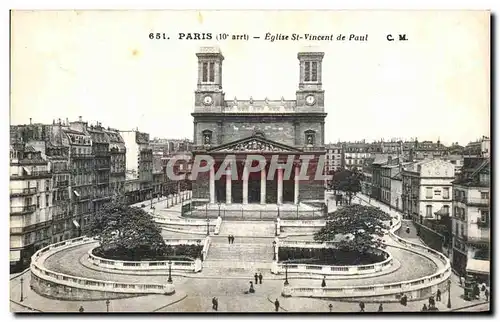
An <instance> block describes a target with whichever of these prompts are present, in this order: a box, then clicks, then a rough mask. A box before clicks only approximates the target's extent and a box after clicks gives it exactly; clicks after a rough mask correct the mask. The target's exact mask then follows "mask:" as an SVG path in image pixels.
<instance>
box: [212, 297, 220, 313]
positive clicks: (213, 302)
mask: <svg viewBox="0 0 500 322" xmlns="http://www.w3.org/2000/svg"><path fill="white" fill-rule="evenodd" d="M218 308H219V301H218V300H217V298H216V297H214V298H213V299H212V309H213V310H214V311H217V309H218Z"/></svg>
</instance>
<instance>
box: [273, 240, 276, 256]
mask: <svg viewBox="0 0 500 322" xmlns="http://www.w3.org/2000/svg"><path fill="white" fill-rule="evenodd" d="M275 260H276V241H275V240H273V261H275Z"/></svg>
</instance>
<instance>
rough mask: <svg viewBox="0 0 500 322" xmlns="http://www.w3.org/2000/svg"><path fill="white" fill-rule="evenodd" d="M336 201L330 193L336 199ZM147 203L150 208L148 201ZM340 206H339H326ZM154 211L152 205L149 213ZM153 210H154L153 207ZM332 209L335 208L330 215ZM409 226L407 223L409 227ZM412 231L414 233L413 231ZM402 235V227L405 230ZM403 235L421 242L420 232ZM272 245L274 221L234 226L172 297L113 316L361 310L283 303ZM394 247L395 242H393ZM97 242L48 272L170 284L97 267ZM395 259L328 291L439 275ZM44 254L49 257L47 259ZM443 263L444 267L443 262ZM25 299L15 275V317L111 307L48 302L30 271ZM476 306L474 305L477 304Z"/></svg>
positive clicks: (442, 305)
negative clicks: (215, 303)
mask: <svg viewBox="0 0 500 322" xmlns="http://www.w3.org/2000/svg"><path fill="white" fill-rule="evenodd" d="M330 196H331V195H330ZM367 201H368V199H367V198H364V197H363V196H362V195H360V196H359V197H356V198H354V199H353V202H356V203H366V202H367ZM146 204H148V203H146ZM328 204H329V206H330V207H335V202H329V203H328ZM371 204H372V205H374V206H377V207H380V208H381V209H382V210H384V211H386V212H389V213H394V210H391V209H387V207H385V206H384V205H382V204H379V203H377V202H375V201H372V202H371ZM170 205H171V204H169V208H168V209H166V207H167V203H166V201H165V200H160V201H159V202H158V201H157V200H155V204H154V207H155V210H154V212H155V215H158V216H164V217H166V218H179V217H180V205H179V204H177V205H174V206H170ZM148 208H149V207H148ZM147 210H149V209H147ZM330 211H332V209H330ZM405 225H406V223H405ZM412 230H414V229H412ZM401 231H403V229H402V230H401ZM228 234H232V235H234V236H235V243H234V244H231V245H229V244H228V241H227V235H228ZM405 234H406V233H405V232H401V237H403V238H405V239H408V240H411V241H412V242H420V241H419V240H418V238H416V236H415V235H414V234H411V235H408V236H405ZM163 236H164V237H165V238H170V239H175V238H199V235H189V234H186V233H175V232H170V231H163ZM273 240H274V222H272V221H267V222H266V221H262V222H259V221H257V222H255V221H251V222H242V221H237V222H230V221H225V222H223V224H222V227H221V230H220V235H219V236H211V246H210V250H209V255H208V258H207V260H206V261H205V262H204V263H203V264H204V265H203V271H202V272H200V273H196V274H194V273H180V272H173V274H172V275H173V279H174V285H175V288H176V293H175V294H174V295H171V296H165V295H147V296H139V297H133V298H128V299H119V300H112V301H111V302H110V306H109V311H111V312H113V311H116V312H125V311H126V312H210V311H212V308H211V299H212V298H213V297H217V298H218V300H219V310H218V311H219V312H271V311H274V301H275V299H276V298H277V299H278V300H279V302H280V306H281V308H280V311H282V312H287V311H288V312H329V310H330V308H329V305H330V304H332V310H333V311H334V312H358V311H359V306H358V303H357V302H354V303H349V302H343V301H331V300H323V299H314V298H300V297H290V298H283V297H281V290H282V287H283V281H284V276H283V275H272V274H271V273H270V268H271V258H272V242H273ZM287 240H312V234H310V235H308V236H296V237H289V238H287ZM389 243H390V241H389ZM95 246H97V243H91V244H85V245H80V246H77V247H74V248H68V249H65V250H62V251H60V252H57V253H55V254H53V255H51V256H48V257H47V258H44V259H45V266H46V268H48V269H50V270H53V271H56V272H59V273H65V274H68V275H76V276H80V277H87V278H94V279H100V280H109V281H116V282H129V283H130V282H148V283H159V284H165V283H166V280H167V272H166V271H160V272H157V273H155V274H149V275H144V274H137V275H132V274H128V273H127V274H123V273H122V274H119V273H117V272H113V271H111V270H109V269H108V270H105V269H102V268H95V267H92V265H90V264H89V263H88V262H86V260H87V259H86V257H87V252H88V251H89V250H90V249H92V248H93V247H95ZM388 250H389V251H390V252H391V254H392V256H393V258H394V260H395V261H397V263H398V264H399V267H398V268H397V269H396V270H395V271H391V272H387V273H386V274H381V275H377V276H372V277H364V278H362V277H357V278H352V277H350V278H342V277H328V278H327V283H328V284H327V285H328V287H335V286H339V287H340V286H362V285H368V284H372V285H373V284H379V283H390V282H397V281H404V280H411V279H417V278H421V277H423V276H426V275H430V274H432V273H433V272H435V271H436V270H437V269H438V265H439V264H436V262H434V261H431V260H430V259H428V258H426V257H424V256H422V255H419V254H417V253H414V252H410V251H408V250H405V249H401V248H397V247H391V246H389V247H388ZM42 256H46V255H42ZM441 265H442V264H441ZM255 272H261V273H262V274H263V276H264V278H263V283H262V284H257V285H255V290H256V292H255V293H254V294H245V291H247V290H248V286H249V282H250V281H252V280H253V274H255ZM22 277H23V279H24V283H23V301H22V302H20V297H21V294H20V288H21V284H20V278H21V277H20V276H17V277H14V278H13V279H12V280H11V284H10V293H11V310H13V311H16V312H30V311H31V312H32V311H43V312H76V311H78V309H79V308H80V306H83V307H84V309H85V312H106V310H107V308H106V303H105V301H103V300H99V301H62V300H54V299H49V298H46V297H42V296H40V295H38V294H37V293H35V292H34V291H32V290H31V289H30V287H29V285H30V272H29V271H28V272H26V273H24V274H23V275H22ZM452 281H453V283H452V287H451V301H452V309H460V308H463V307H465V308H464V309H463V310H470V311H477V310H487V308H488V307H489V306H488V303H485V301H484V298H483V299H481V300H476V301H465V300H463V299H462V295H463V289H462V288H461V287H460V286H459V284H458V279H457V278H456V277H455V276H453V278H452ZM289 282H290V286H293V287H311V286H312V287H314V286H315V285H317V287H319V286H320V284H321V277H320V276H315V277H305V276H303V275H298V274H289ZM447 298H448V295H447V292H445V293H444V294H443V296H442V301H441V302H438V303H437V307H438V309H439V310H440V311H446V310H449V309H448V308H447V307H446V304H447ZM424 303H427V301H426V300H422V301H414V302H409V303H408V305H407V306H402V305H401V304H399V303H384V304H383V305H384V311H386V312H400V311H420V309H421V308H422V306H423V304H424ZM471 305H473V306H471ZM378 306H379V304H378V303H367V305H366V311H368V312H369V311H376V310H377V309H378Z"/></svg>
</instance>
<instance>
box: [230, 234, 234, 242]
mask: <svg viewBox="0 0 500 322" xmlns="http://www.w3.org/2000/svg"><path fill="white" fill-rule="evenodd" d="M231 244H234V235H231Z"/></svg>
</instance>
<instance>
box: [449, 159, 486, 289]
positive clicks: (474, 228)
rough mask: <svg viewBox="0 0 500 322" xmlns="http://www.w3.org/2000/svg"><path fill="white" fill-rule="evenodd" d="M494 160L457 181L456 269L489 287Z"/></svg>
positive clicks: (469, 171) (454, 201) (454, 211)
mask: <svg viewBox="0 0 500 322" xmlns="http://www.w3.org/2000/svg"><path fill="white" fill-rule="evenodd" d="M490 171H491V166H490V160H489V159H485V160H483V162H481V163H480V164H479V165H476V166H474V167H472V168H471V167H466V168H464V171H463V173H462V174H461V175H460V176H459V177H458V178H457V179H456V180H455V181H453V191H454V192H453V220H452V235H453V252H452V256H453V258H452V267H453V268H454V269H455V270H456V271H457V272H458V273H459V274H461V275H465V274H472V275H475V276H476V277H477V278H478V279H480V280H483V281H485V282H487V283H488V279H489V274H490V251H491V248H490V241H491V231H490V228H491V220H490V210H491V209H490Z"/></svg>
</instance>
